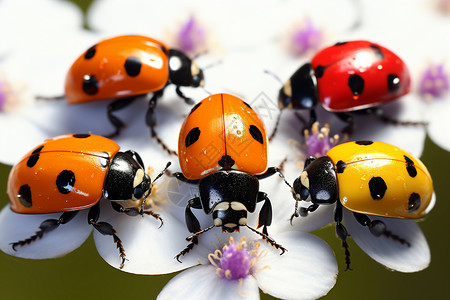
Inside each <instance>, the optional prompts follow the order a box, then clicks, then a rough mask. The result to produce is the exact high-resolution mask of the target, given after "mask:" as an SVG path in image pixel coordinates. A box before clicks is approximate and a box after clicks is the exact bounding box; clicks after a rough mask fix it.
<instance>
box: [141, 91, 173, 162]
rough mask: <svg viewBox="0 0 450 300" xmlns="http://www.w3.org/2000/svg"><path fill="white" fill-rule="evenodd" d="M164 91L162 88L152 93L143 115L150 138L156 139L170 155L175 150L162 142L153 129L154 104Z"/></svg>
mask: <svg viewBox="0 0 450 300" xmlns="http://www.w3.org/2000/svg"><path fill="white" fill-rule="evenodd" d="M163 93H164V88H163V89H161V90H159V91H156V92H154V93H153V96H152V98H151V99H150V101H149V103H148V110H147V114H146V116H145V122H146V123H147V126H148V127H149V128H150V133H151V135H152V138H154V139H155V140H156V142H157V143H158V144H159V145H160V146H161V147H162V148H163V149H164V150H165V151H166V152H167V153H169V154H170V155H177V152H176V151H174V150H171V149H170V148H169V147H168V146H167V145H166V144H165V143H164V142H163V140H162V139H161V138H160V137H159V135H158V133H157V132H156V130H155V127H156V124H157V122H156V117H155V114H154V112H155V108H156V104H157V103H158V99H159V98H161V97H162V95H163Z"/></svg>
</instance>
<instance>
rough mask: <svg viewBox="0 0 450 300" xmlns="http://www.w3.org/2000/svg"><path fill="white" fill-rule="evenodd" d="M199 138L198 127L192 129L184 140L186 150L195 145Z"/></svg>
mask: <svg viewBox="0 0 450 300" xmlns="http://www.w3.org/2000/svg"><path fill="white" fill-rule="evenodd" d="M199 137H200V129H198V127H194V128H192V129H191V130H190V131H189V133H188V134H187V135H186V139H185V140H184V144H185V145H186V148H187V147H189V146H190V145H192V144H193V143H195V142H196V141H198V138H199Z"/></svg>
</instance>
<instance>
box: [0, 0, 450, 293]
mask: <svg viewBox="0 0 450 300" xmlns="http://www.w3.org/2000/svg"><path fill="white" fill-rule="evenodd" d="M72 2H75V3H77V4H78V5H79V6H80V8H81V9H83V10H84V11H85V10H86V9H87V8H88V6H89V3H90V2H91V1H89V0H88V1H86V0H78V1H72ZM443 130H446V129H444V128H443ZM421 159H422V161H423V162H424V163H425V164H426V165H427V167H428V169H429V171H430V172H431V174H432V176H433V179H434V182H435V191H436V195H437V204H436V206H435V208H434V209H433V211H432V212H431V213H430V214H429V215H428V217H427V218H426V220H425V221H423V222H421V223H420V226H421V228H422V230H423V231H424V233H425V235H426V237H427V240H428V243H429V245H430V248H431V257H432V259H431V265H430V266H429V267H428V268H427V269H426V270H424V271H422V272H418V273H412V274H403V273H399V272H392V271H389V270H387V269H385V268H384V267H383V266H381V265H380V264H378V263H376V262H375V261H373V260H372V259H371V258H370V257H368V256H367V255H366V254H365V253H364V252H363V251H362V250H361V249H360V248H359V247H358V246H357V245H356V244H355V243H354V242H353V241H352V240H350V249H351V253H352V266H353V268H354V270H353V271H347V272H344V271H343V270H344V269H345V266H344V264H343V260H344V257H343V250H342V249H341V248H340V242H339V240H338V239H337V238H336V237H335V234H334V227H333V226H328V227H326V228H323V229H321V230H318V231H317V232H315V234H317V235H318V236H319V237H321V238H323V239H324V240H325V241H326V242H328V243H329V245H330V246H331V247H332V249H333V251H334V252H335V253H336V254H337V261H338V263H339V270H341V272H340V274H339V276H338V280H337V283H336V286H335V288H333V289H332V290H331V291H330V293H329V294H328V295H327V296H325V298H326V299H344V298H345V299H359V298H364V299H380V298H385V299H450V277H449V275H448V274H449V271H450V259H449V254H450V234H449V230H448V228H449V225H448V223H447V222H448V221H449V220H450V196H449V195H450V184H449V183H448V182H449V181H450V176H449V170H450V153H449V152H446V151H445V150H443V149H441V148H439V147H438V146H436V145H435V144H434V143H433V142H432V141H431V140H430V139H428V138H427V140H426V143H425V150H424V153H423V156H422V157H421ZM9 170H10V166H5V165H2V164H0V191H1V194H0V195H1V197H0V207H3V206H4V205H5V204H7V202H8V200H7V196H6V192H5V191H6V182H7V177H8V173H9ZM0 270H1V271H0V287H1V293H0V299H79V298H87V299H121V298H125V299H127V298H131V297H133V298H140V299H154V298H156V296H157V295H158V293H159V291H160V290H161V289H162V288H163V286H164V285H165V284H166V283H167V282H168V281H169V280H170V279H171V278H172V277H173V276H174V275H164V276H142V275H133V274H128V273H124V272H121V271H118V270H116V269H114V268H112V267H110V266H109V265H108V264H107V263H105V262H104V261H103V259H102V258H101V257H100V256H99V255H98V253H97V250H96V248H95V245H94V242H93V239H92V237H90V238H89V239H88V240H87V242H85V243H84V244H83V245H82V246H81V247H80V248H79V249H77V250H75V251H73V252H72V253H70V254H68V255H66V256H65V257H62V258H57V259H48V260H26V259H20V258H15V257H12V256H8V255H6V254H4V253H3V252H0ZM298 292H299V294H301V293H302V291H301V290H299V291H298ZM261 299H272V297H270V296H267V295H264V294H262V297H261Z"/></svg>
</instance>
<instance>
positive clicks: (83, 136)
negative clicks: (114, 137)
mask: <svg viewBox="0 0 450 300" xmlns="http://www.w3.org/2000/svg"><path fill="white" fill-rule="evenodd" d="M90 136H91V135H90V134H89V133H75V134H74V135H73V137H74V138H77V139H85V138H88V137H90Z"/></svg>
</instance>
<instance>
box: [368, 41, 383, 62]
mask: <svg viewBox="0 0 450 300" xmlns="http://www.w3.org/2000/svg"><path fill="white" fill-rule="evenodd" d="M369 47H370V48H371V49H372V50H373V52H374V53H375V56H376V57H377V58H378V59H379V60H383V59H384V54H383V52H382V51H381V48H380V47H378V46H377V45H370V46H369Z"/></svg>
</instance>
